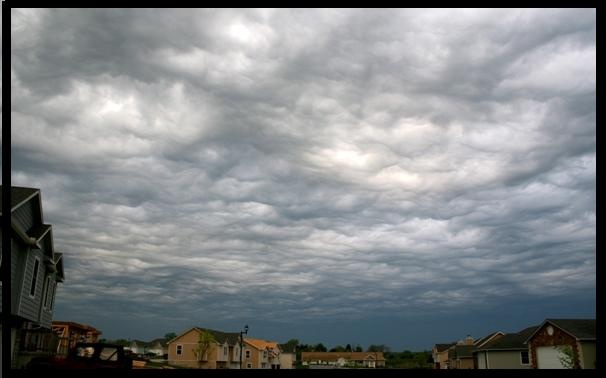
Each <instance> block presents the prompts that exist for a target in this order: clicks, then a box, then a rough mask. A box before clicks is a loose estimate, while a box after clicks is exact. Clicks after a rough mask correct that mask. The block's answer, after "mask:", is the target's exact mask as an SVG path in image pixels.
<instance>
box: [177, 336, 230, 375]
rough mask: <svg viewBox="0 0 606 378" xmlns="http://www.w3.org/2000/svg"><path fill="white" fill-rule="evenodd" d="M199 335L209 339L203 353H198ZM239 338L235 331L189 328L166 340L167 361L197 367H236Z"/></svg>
mask: <svg viewBox="0 0 606 378" xmlns="http://www.w3.org/2000/svg"><path fill="white" fill-rule="evenodd" d="M208 336H210V338H208ZM201 337H202V338H205V337H206V338H207V340H211V342H210V344H209V346H208V348H207V350H206V352H205V353H199V351H200V349H199V346H200V340H201ZM239 339H240V334H239V333H237V332H221V331H215V330H212V329H205V328H199V327H193V328H190V329H189V330H187V331H185V332H183V333H182V334H181V335H179V336H177V337H175V338H174V339H172V340H169V341H168V363H169V364H173V365H179V366H183V367H189V368H197V369H238V368H239V366H240V344H239Z"/></svg>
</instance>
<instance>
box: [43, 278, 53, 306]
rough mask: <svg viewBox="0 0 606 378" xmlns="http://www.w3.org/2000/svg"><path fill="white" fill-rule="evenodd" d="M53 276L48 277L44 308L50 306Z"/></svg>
mask: <svg viewBox="0 0 606 378" xmlns="http://www.w3.org/2000/svg"><path fill="white" fill-rule="evenodd" d="M51 284H52V283H51V278H50V277H46V295H45V296H44V308H48V297H49V296H50V293H51Z"/></svg>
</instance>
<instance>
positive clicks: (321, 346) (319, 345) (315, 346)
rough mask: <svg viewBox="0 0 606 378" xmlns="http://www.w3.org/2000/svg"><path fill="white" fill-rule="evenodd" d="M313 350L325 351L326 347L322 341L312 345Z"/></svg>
mask: <svg viewBox="0 0 606 378" xmlns="http://www.w3.org/2000/svg"><path fill="white" fill-rule="evenodd" d="M313 351H314V352H326V351H327V349H326V347H325V346H324V344H322V343H318V344H316V345H314V347H313Z"/></svg>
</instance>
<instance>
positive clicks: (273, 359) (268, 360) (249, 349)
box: [242, 338, 281, 369]
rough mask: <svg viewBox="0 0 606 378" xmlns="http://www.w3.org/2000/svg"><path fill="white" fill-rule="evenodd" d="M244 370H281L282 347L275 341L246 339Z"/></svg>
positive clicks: (243, 358)
mask: <svg viewBox="0 0 606 378" xmlns="http://www.w3.org/2000/svg"><path fill="white" fill-rule="evenodd" d="M242 351H243V352H244V354H243V356H242V369H280V368H281V367H280V352H281V351H280V347H279V346H278V343H277V342H275V341H267V340H262V339H253V338H245V339H244V348H243V349H242Z"/></svg>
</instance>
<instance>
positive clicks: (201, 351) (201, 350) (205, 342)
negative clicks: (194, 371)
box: [192, 330, 215, 369]
mask: <svg viewBox="0 0 606 378" xmlns="http://www.w3.org/2000/svg"><path fill="white" fill-rule="evenodd" d="M214 343H215V338H214V337H213V335H212V334H211V333H210V332H208V331H206V330H205V331H202V332H200V335H199V336H198V345H197V346H196V347H195V348H194V349H192V351H193V352H194V354H195V355H196V359H197V360H198V368H200V369H201V368H202V364H203V363H204V355H205V354H206V352H208V350H209V349H210V347H211V345H212V344H214Z"/></svg>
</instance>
